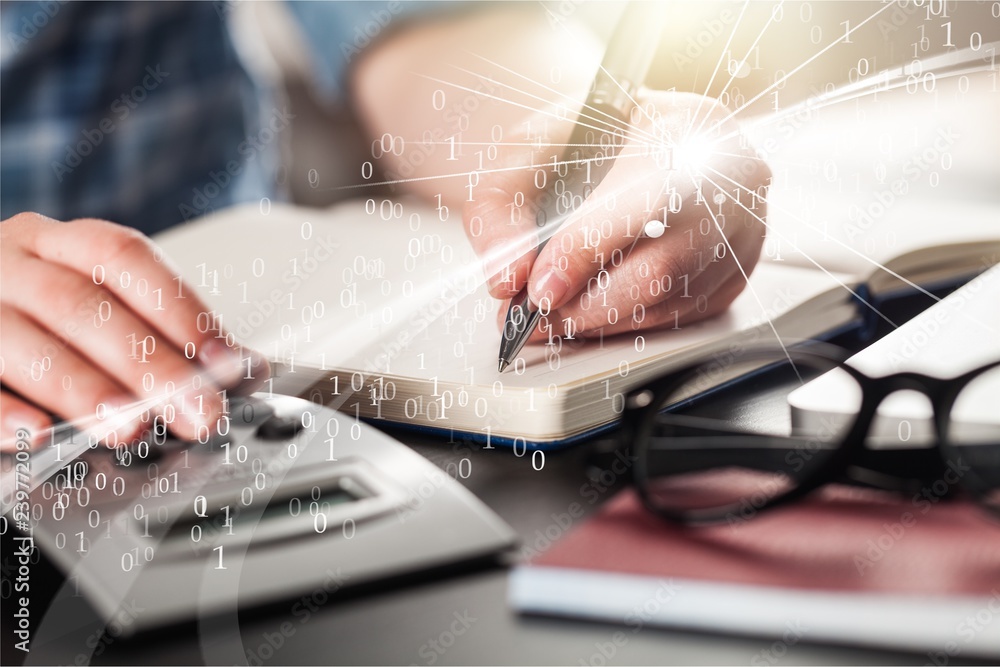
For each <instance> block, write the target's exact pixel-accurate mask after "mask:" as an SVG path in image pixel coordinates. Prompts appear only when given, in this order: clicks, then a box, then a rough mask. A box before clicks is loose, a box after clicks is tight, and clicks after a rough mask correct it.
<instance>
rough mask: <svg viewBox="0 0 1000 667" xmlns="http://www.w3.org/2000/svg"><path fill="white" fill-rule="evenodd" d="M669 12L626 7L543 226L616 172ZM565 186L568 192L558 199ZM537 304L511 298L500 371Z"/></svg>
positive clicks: (649, 5)
mask: <svg viewBox="0 0 1000 667" xmlns="http://www.w3.org/2000/svg"><path fill="white" fill-rule="evenodd" d="M666 9H667V3H665V2H630V3H628V5H627V6H626V7H625V11H624V13H623V14H622V16H621V18H620V19H619V20H618V25H617V26H616V27H615V31H614V34H613V35H612V37H611V41H610V42H609V43H608V48H607V51H605V53H604V59H603V60H602V61H601V66H600V68H599V69H598V71H597V74H596V76H595V77H594V83H593V85H592V86H591V90H590V94H589V95H587V99H586V101H585V102H584V106H583V108H582V109H581V110H580V115H579V116H578V117H577V119H576V125H575V126H574V127H573V132H572V133H571V134H570V138H569V141H568V142H567V143H568V145H567V146H566V149H565V150H564V151H563V154H562V158H561V160H560V162H562V163H565V164H567V174H566V176H560V177H559V178H558V179H556V180H555V181H553V182H552V184H551V186H550V187H548V188H546V190H545V191H544V193H543V194H542V196H541V197H540V199H539V201H538V212H537V214H536V216H535V224H536V225H537V226H538V227H539V228H542V227H547V226H550V225H551V226H556V227H558V225H561V224H562V223H563V222H564V221H565V220H566V219H567V218H568V217H569V216H570V215H571V214H572V213H574V212H575V211H576V210H577V209H579V207H580V206H581V205H582V203H583V201H584V200H585V199H586V197H587V195H589V193H590V192H592V191H593V189H594V188H596V187H597V185H598V184H599V183H600V182H601V181H602V180H604V177H605V176H606V175H607V173H608V171H610V169H611V166H612V164H614V162H615V160H614V158H615V157H616V156H617V154H618V152H619V150H620V149H621V146H622V144H624V142H625V138H626V135H627V132H628V127H629V122H628V118H629V113H630V112H631V110H632V107H633V104H634V102H633V101H634V99H635V94H636V92H637V91H638V89H639V86H641V85H642V83H643V80H644V79H645V78H646V74H647V72H648V71H649V66H650V65H651V64H652V62H653V56H654V55H655V54H656V47H657V46H658V44H659V41H660V33H661V31H662V26H663V19H664V17H665V12H666ZM588 135H589V138H588ZM602 157H603V158H604V159H596V158H602ZM559 182H561V183H562V185H563V186H564V188H563V190H562V191H563V194H562V195H559V196H557V195H556V183H559ZM567 194H568V195H569V196H568V197H567V196H566V195H567ZM549 236H550V237H551V234H550V235H549ZM547 242H548V238H546V239H544V240H542V241H541V242H540V243H539V245H538V250H539V251H541V249H542V248H543V247H545V244H546V243H547ZM537 306H538V305H537V304H532V303H531V301H530V300H529V298H528V287H527V285H525V287H524V289H522V290H521V291H520V292H519V293H518V294H517V295H516V296H515V297H514V298H513V299H511V302H510V306H509V307H508V308H507V317H506V319H505V321H504V327H503V336H502V339H501V341H500V353H499V366H498V370H499V372H501V373H502V372H503V371H504V369H506V368H507V366H509V365H510V363H511V362H512V361H513V360H514V357H516V356H517V354H518V352H520V351H521V348H522V347H524V344H525V343H526V342H527V340H528V338H530V337H531V334H532V332H534V330H535V327H536V326H538V320H539V318H540V313H539V309H538V307H537Z"/></svg>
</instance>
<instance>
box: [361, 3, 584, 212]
mask: <svg viewBox="0 0 1000 667" xmlns="http://www.w3.org/2000/svg"><path fill="white" fill-rule="evenodd" d="M600 56H601V48H600V45H599V44H598V43H597V42H596V40H595V39H594V38H593V37H592V36H590V35H589V33H587V32H586V31H585V30H583V29H581V28H578V27H575V26H573V25H572V24H571V23H570V22H562V23H554V22H550V21H549V20H547V19H546V16H545V13H544V11H543V10H541V9H539V8H538V7H537V6H534V5H530V6H522V5H519V4H518V3H515V6H513V7H510V6H499V7H496V6H494V7H490V8H488V9H485V10H483V11H476V12H473V13H469V14H466V15H462V16H459V17H456V18H453V19H450V20H446V21H434V22H427V23H418V24H414V25H412V26H410V27H408V29H406V30H404V31H401V32H399V33H398V34H395V35H393V36H391V37H389V38H387V39H386V41H385V42H384V43H382V44H379V45H378V46H377V47H376V48H374V49H372V51H371V52H369V53H367V54H366V55H365V57H364V58H363V60H362V61H361V62H359V63H358V67H357V69H356V71H355V73H354V76H353V79H352V88H353V91H352V92H353V99H354V101H355V105H356V108H357V111H358V113H359V116H360V118H361V120H362V123H363V124H364V126H365V127H366V129H367V131H368V133H369V135H370V136H371V138H372V139H373V141H375V142H376V143H378V142H379V140H380V138H381V137H382V136H383V135H385V134H388V135H392V136H394V137H402V138H403V139H404V140H405V149H403V150H402V151H401V152H402V154H401V155H394V154H392V153H391V152H390V153H389V154H387V155H384V156H382V158H381V160H380V165H381V167H382V168H383V169H384V170H385V171H386V173H387V176H388V177H389V178H390V179H393V180H395V179H407V178H415V177H428V176H443V175H447V174H459V175H458V176H454V177H445V178H432V179H429V180H414V181H409V182H406V183H405V184H404V185H402V187H401V189H403V190H404V191H406V192H412V193H415V194H418V195H420V196H422V197H424V198H426V199H428V200H430V201H435V200H436V196H437V195H441V197H442V200H443V203H445V204H446V205H448V206H449V208H450V209H451V210H452V211H456V212H458V211H460V210H461V205H462V202H464V201H465V200H466V199H468V194H469V190H468V186H469V176H468V174H469V172H472V171H477V170H480V169H483V168H486V169H488V168H490V166H491V165H490V164H489V162H490V161H489V159H488V156H487V154H486V151H488V150H489V145H490V144H491V143H502V142H503V141H505V140H506V141H510V140H511V139H510V138H509V137H508V136H502V137H500V138H499V141H498V134H500V133H506V134H507V135H510V134H511V133H512V131H513V130H515V129H523V128H519V126H520V125H521V124H522V123H523V122H524V121H526V120H527V119H529V118H530V117H535V120H533V121H532V122H533V123H534V125H533V128H532V131H533V133H540V132H542V131H543V129H545V128H543V127H542V125H541V123H540V122H539V120H538V116H537V111H538V110H542V109H545V108H546V107H549V106H550V105H555V104H564V105H566V106H567V107H568V108H569V110H570V113H569V115H570V118H572V117H573V115H574V114H575V112H576V110H577V108H578V106H579V104H580V103H581V102H582V100H583V98H584V96H585V94H586V91H587V87H588V86H589V85H590V82H591V80H592V79H593V76H594V72H595V70H596V68H597V65H598V62H599V61H600ZM488 61H491V62H492V63H496V65H494V64H491V62H488ZM460 68H461V69H460ZM504 68H506V70H509V71H505V69H504ZM463 70H466V71H463ZM442 82H444V83H442ZM531 82H537V83H531ZM507 86H510V87H511V88H508V87H507ZM512 88H513V89H516V90H517V91H523V93H517V92H514V91H513V90H512ZM547 89H548V90H547ZM435 91H440V92H435ZM524 93H530V94H531V95H535V96H537V97H539V98H542V99H535V98H532V97H530V96H529V95H526V94H524ZM493 98H502V99H505V100H511V101H513V102H515V103H508V102H501V101H496V100H495V99H493ZM543 117H544V116H543ZM552 121H553V124H552V125H553V127H554V126H555V125H558V124H556V123H555V119H554V118H553V119H552ZM561 125H562V126H565V125H566V124H565V123H563V124H561ZM553 131H554V132H556V133H558V132H561V131H562V129H561V128H560V129H559V130H553ZM452 138H454V145H453V144H452V143H451V139H452ZM547 138H548V140H549V141H553V142H558V141H561V140H565V137H559V136H554V135H553V133H552V132H550V133H549V136H548V137H547ZM397 142H398V139H397ZM390 143H391V142H390V141H388V140H387V142H385V146H386V147H389V144H390ZM395 146H396V147H397V149H398V147H399V144H398V143H396V144H395ZM378 149H379V146H376V150H375V156H373V157H378V154H379V153H380V151H379V150H378ZM397 152H399V151H398V150H397ZM479 152H482V153H483V154H482V156H480V155H477V153H479ZM473 178H475V177H473Z"/></svg>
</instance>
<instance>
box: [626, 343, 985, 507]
mask: <svg viewBox="0 0 1000 667" xmlns="http://www.w3.org/2000/svg"><path fill="white" fill-rule="evenodd" d="M847 356H848V353H846V352H844V351H843V350H840V349H839V348H834V347H831V346H828V345H823V344H810V345H809V346H808V347H802V348H793V349H787V350H786V349H783V348H776V347H754V348H747V349H742V350H730V351H727V352H724V353H719V354H716V355H714V356H711V357H709V358H706V359H702V360H701V361H699V362H697V363H694V364H692V365H689V366H687V367H685V368H683V369H681V370H680V371H677V372H673V373H671V374H670V375H669V376H665V377H662V378H660V379H657V380H654V381H652V382H650V383H648V384H646V385H644V386H642V387H640V388H637V389H634V390H633V391H631V392H629V394H628V395H627V396H626V400H625V413H624V414H623V424H624V425H625V427H624V428H623V431H622V433H623V439H624V442H623V444H624V445H625V446H628V447H630V448H631V451H632V452H633V453H634V455H635V457H636V458H635V463H634V468H633V479H634V482H635V484H636V486H637V488H638V490H639V494H640V496H641V498H642V501H643V503H644V504H645V505H646V507H647V508H649V509H650V510H652V511H653V512H655V513H656V514H658V515H660V516H662V517H665V518H667V519H671V520H674V521H681V522H685V523H715V522H719V521H726V520H727V519H732V518H734V517H741V516H747V510H748V509H751V510H753V512H752V514H753V515H755V514H756V513H757V512H759V511H760V510H764V509H767V508H772V507H777V506H779V505H783V504H785V503H789V502H791V501H793V500H796V499H798V498H801V497H802V496H804V495H806V494H808V493H809V492H811V491H813V490H815V489H817V488H818V487H820V486H822V485H824V484H827V483H829V482H847V483H852V484H861V485H865V486H872V487H877V488H882V489H888V490H895V491H900V492H905V493H913V494H915V496H914V497H915V498H916V497H917V496H921V495H922V496H923V497H925V498H926V501H927V502H937V501H938V500H940V499H941V498H944V497H947V496H950V495H952V494H953V493H955V492H956V491H957V490H958V489H959V488H961V489H962V490H964V491H966V492H968V493H969V494H971V495H972V496H973V497H974V498H976V499H977V500H978V501H979V502H980V503H982V504H983V506H984V507H986V508H987V509H988V510H990V511H991V512H993V513H995V514H997V515H998V516H1000V360H998V361H996V362H993V363H991V364H987V365H985V366H982V367H980V368H977V369H975V370H972V371H969V372H967V373H964V374H962V375H960V376H958V377H955V378H952V379H938V378H933V377H928V376H926V375H921V374H917V373H897V374H894V375H889V376H886V377H879V378H871V377H868V376H867V375H865V374H863V373H861V372H860V371H858V370H857V369H855V368H852V367H850V366H848V365H846V364H845V363H844V362H845V360H846V358H847ZM789 390H791V391H789ZM928 399H929V401H928Z"/></svg>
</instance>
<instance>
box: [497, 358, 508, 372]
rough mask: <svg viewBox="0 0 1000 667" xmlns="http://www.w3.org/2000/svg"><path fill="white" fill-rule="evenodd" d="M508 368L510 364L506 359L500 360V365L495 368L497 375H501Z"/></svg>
mask: <svg viewBox="0 0 1000 667" xmlns="http://www.w3.org/2000/svg"><path fill="white" fill-rule="evenodd" d="M508 366H510V362H509V361H507V360H506V359H501V360H500V364H499V365H498V366H497V373H503V372H504V370H506V369H507V367H508Z"/></svg>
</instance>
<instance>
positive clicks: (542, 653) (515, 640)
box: [3, 433, 926, 665]
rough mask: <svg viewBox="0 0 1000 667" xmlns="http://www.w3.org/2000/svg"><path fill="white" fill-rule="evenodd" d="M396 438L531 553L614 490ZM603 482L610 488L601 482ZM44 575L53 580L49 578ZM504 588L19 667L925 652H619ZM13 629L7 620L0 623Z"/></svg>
mask: <svg viewBox="0 0 1000 667" xmlns="http://www.w3.org/2000/svg"><path fill="white" fill-rule="evenodd" d="M395 435H397V436H398V437H400V438H401V439H404V440H405V441H407V442H408V443H409V444H410V445H411V446H413V447H414V448H415V449H416V450H417V451H419V452H420V453H421V454H423V455H424V456H426V457H428V458H429V459H431V460H432V461H434V462H435V463H436V464H438V465H439V466H441V467H444V466H446V465H447V464H448V463H450V462H457V461H459V460H461V459H462V458H464V457H466V456H468V457H469V458H470V459H471V460H472V464H473V474H472V475H471V476H470V477H469V479H467V480H465V482H466V484H467V485H468V487H469V488H470V489H471V490H472V491H473V492H475V493H476V494H477V495H478V496H479V497H480V498H482V499H483V500H484V501H485V502H486V503H487V504H488V505H490V506H491V507H493V508H494V509H495V510H496V511H497V512H498V513H499V514H500V515H501V516H502V517H503V518H504V519H506V520H507V521H508V522H509V523H510V524H511V525H512V526H513V527H514V528H515V529H516V530H517V532H518V533H519V534H520V536H521V537H522V539H523V540H525V541H526V542H527V543H528V544H534V543H535V542H537V540H538V539H539V535H538V533H537V532H536V531H540V530H541V531H544V529H545V528H546V527H547V526H549V525H551V524H552V523H553V517H552V515H553V514H554V513H561V512H565V511H566V510H567V507H568V506H569V504H570V503H573V502H577V503H580V504H581V505H583V506H584V507H586V509H587V511H588V512H592V511H594V510H595V509H596V508H597V507H599V506H600V503H601V502H603V501H604V500H606V499H607V498H609V497H610V496H611V495H613V493H614V491H615V490H617V488H618V487H620V486H621V483H620V482H616V483H615V485H614V486H613V487H611V488H606V487H604V486H603V485H602V484H601V483H600V482H599V481H597V482H595V481H594V480H593V479H591V477H590V476H588V470H589V472H590V473H591V474H592V473H593V472H594V469H593V468H592V467H590V466H588V461H589V456H588V455H587V453H586V451H585V450H584V449H574V450H570V451H566V452H561V453H549V454H548V455H547V457H546V464H545V468H544V470H542V471H540V472H539V471H535V470H533V469H532V468H531V463H530V458H529V457H523V458H517V457H515V456H514V455H513V454H512V453H511V452H510V451H509V450H493V451H483V450H480V449H478V448H475V447H470V446H468V445H465V444H461V443H451V444H449V443H446V442H442V441H441V440H437V439H432V438H429V437H424V436H413V435H412V434H406V433H396V434H395ZM604 479H605V481H608V477H607V476H605V478H604ZM584 487H586V488H587V489H588V490H587V491H586V492H585V493H584V492H583V491H584ZM590 489H592V490H590ZM594 491H596V492H597V493H596V494H595V493H594ZM592 498H593V499H595V500H594V502H593V503H591V502H590V500H591V499H592ZM42 566H44V563H43V564H42ZM35 576H36V578H37V577H39V576H43V575H41V574H38V575H35ZM51 576H53V577H57V576H58V575H57V574H56V573H55V572H54V571H53V572H52V574H51ZM506 588H507V570H506V569H504V568H503V567H499V566H498V567H484V568H478V569H474V570H472V571H468V570H466V571H463V572H458V573H455V574H453V575H451V576H448V575H444V576H440V577H435V578H430V579H425V580H422V581H415V582H410V583H407V584H404V585H401V586H396V587H394V588H390V589H388V590H374V591H368V592H366V593H364V594H344V593H341V594H340V595H338V594H337V593H334V594H333V595H332V596H331V597H330V599H329V601H327V602H326V603H325V604H323V605H322V606H318V608H317V610H316V611H315V612H310V613H309V616H308V618H305V617H304V614H302V613H299V614H292V613H291V610H292V604H294V602H295V600H291V601H289V602H288V603H285V604H279V605H275V606H274V607H272V608H269V609H267V610H264V611H263V612H257V613H254V614H249V615H242V616H241V617H240V619H239V621H238V622H235V619H232V618H231V619H215V620H209V621H206V622H203V623H202V624H201V625H191V626H183V627H179V628H174V629H170V630H167V631H164V632H161V633H159V634H156V635H152V636H149V635H147V636H143V637H140V638H139V639H133V640H128V641H122V640H117V641H111V642H110V643H108V644H105V643H104V642H103V641H101V642H95V637H94V635H93V629H92V626H88V625H87V624H85V623H83V622H82V620H81V626H80V627H79V628H73V627H67V628H66V631H65V633H64V634H62V635H61V636H57V637H54V638H52V639H51V640H49V641H47V642H46V643H45V644H42V645H38V644H36V645H34V646H33V650H32V652H31V653H30V655H29V656H28V660H27V662H26V664H80V663H78V662H77V657H78V656H81V655H82V656H83V657H85V658H86V657H88V656H90V657H91V664H129V665H140V664H204V663H207V664H229V665H232V664H247V662H248V661H249V664H260V662H258V661H257V660H258V659H260V658H265V659H264V660H263V663H264V664H345V665H346V664H355V665H358V664H407V665H409V664H417V665H429V664H442V665H444V664H448V665H452V664H453V665H462V664H465V665H472V664H565V665H604V664H678V663H679V664H705V663H711V664H750V665H771V664H829V663H867V664H876V663H877V664H899V663H902V664H906V663H915V662H916V663H921V664H922V663H924V662H926V656H922V655H906V654H898V653H884V652H874V651H862V650H857V649H851V648H842V647H840V648H838V647H828V646H817V645H809V644H805V643H802V644H798V645H793V646H789V647H785V646H784V645H780V644H778V645H776V644H775V643H774V642H773V640H764V639H758V638H737V637H725V636H714V635H706V634H692V633H684V632H673V631H665V630H658V629H651V628H645V629H643V630H642V631H640V632H638V633H636V634H631V633H628V634H627V635H626V636H627V642H626V643H624V645H616V644H615V643H614V641H613V636H614V635H615V633H616V632H620V631H621V630H622V628H620V627H618V626H614V625H605V624H596V623H585V622H576V621H570V620H561V619H551V618H539V617H523V616H519V615H517V614H515V613H513V612H512V611H511V610H510V609H508V607H507V604H506V600H505V598H506ZM317 601H319V600H317ZM55 604H73V605H77V606H79V607H80V611H79V617H80V618H81V619H85V618H86V617H87V616H88V614H89V613H90V612H89V611H88V609H87V608H86V607H85V606H83V604H82V603H81V602H80V600H79V599H76V600H73V599H69V600H63V601H59V600H57V601H56V603H55ZM299 610H300V612H301V610H302V607H300V608H299ZM8 622H9V621H8V620H7V619H6V618H5V625H6V623H8ZM283 624H284V625H283ZM4 635H5V641H4V643H5V646H4V648H3V663H4V664H15V663H18V662H21V661H22V660H23V659H24V657H25V656H24V654H22V653H20V652H18V651H14V650H12V649H11V647H10V642H8V641H6V638H9V637H10V634H9V629H7V628H5V629H4ZM88 640H89V643H90V646H89V647H88ZM432 642H433V643H432ZM618 643H619V644H621V641H619V642H618ZM95 644H96V645H97V647H98V648H99V649H100V650H99V651H97V650H95V648H94V645H95ZM445 645H447V646H445ZM248 651H249V654H248Z"/></svg>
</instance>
